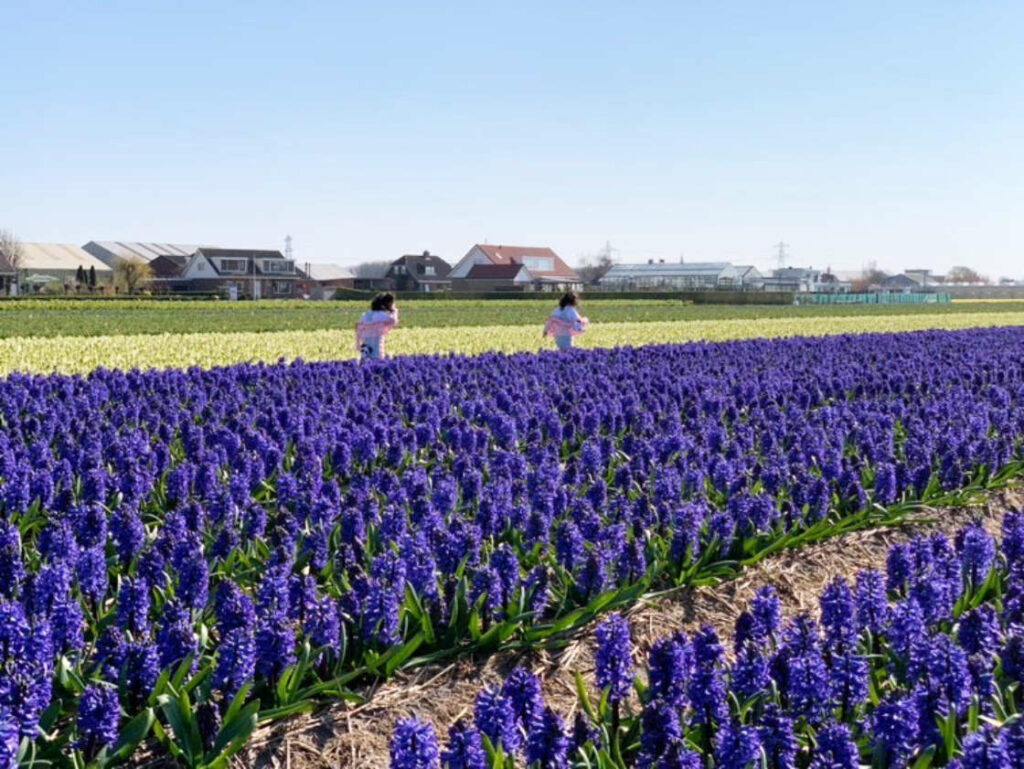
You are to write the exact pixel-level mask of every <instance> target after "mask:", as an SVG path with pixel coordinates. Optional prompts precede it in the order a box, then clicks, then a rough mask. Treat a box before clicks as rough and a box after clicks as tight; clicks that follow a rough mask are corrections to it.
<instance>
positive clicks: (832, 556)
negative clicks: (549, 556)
mask: <svg viewBox="0 0 1024 769" xmlns="http://www.w3.org/2000/svg"><path fill="white" fill-rule="evenodd" d="M1022 507H1024V490H1022V489H1015V490H1008V491H1003V492H1000V493H997V494H992V495H990V496H988V497H987V498H986V499H985V500H984V501H982V502H980V503H978V504H976V505H973V506H970V507H966V508H951V509H941V510H935V511H932V512H930V513H926V514H921V515H919V516H917V517H916V518H915V519H912V520H910V521H907V522H905V523H903V524H901V525H900V526H897V527H892V528H881V529H869V530H865V531H860V532H855V533H852V534H848V535H845V536H842V537H838V538H836V539H833V540H829V541H827V542H824V543H821V544H816V545H811V546H807V547H804V548H800V549H798V550H790V551H785V552H782V553H778V554H776V555H774V556H771V557H769V558H767V559H766V560H764V561H763V562H761V563H759V564H757V565H756V566H754V567H751V568H749V569H747V570H746V571H744V572H743V573H742V574H741V575H740V576H738V577H736V578H734V579H732V580H729V581H727V582H724V583H722V584H719V585H716V586H713V587H701V588H693V589H686V590H680V591H677V592H674V593H672V594H669V595H666V596H662V597H660V598H656V599H652V600H648V601H644V602H641V603H638V604H637V605H636V606H634V607H633V608H632V609H631V610H629V611H628V612H627V614H628V616H629V618H630V622H631V624H632V627H633V631H634V648H633V655H634V660H635V661H636V662H637V663H639V662H640V661H641V660H642V659H643V658H644V656H645V655H646V652H647V650H648V648H649V647H650V645H651V643H652V642H653V641H654V640H655V639H657V638H659V637H660V636H662V635H665V634H667V633H669V632H672V631H675V630H679V629H683V630H687V631H692V630H695V629H697V628H698V627H700V626H701V625H704V624H709V625H711V626H713V627H714V628H715V630H716V631H717V632H718V633H719V635H720V636H721V637H722V639H723V642H724V643H725V644H726V646H727V648H730V649H731V640H732V634H733V625H734V623H735V620H736V617H737V615H738V614H739V613H740V612H741V611H743V610H744V609H745V608H746V607H747V605H748V603H749V601H750V599H751V598H752V597H753V595H754V593H755V592H756V591H757V590H758V588H760V587H761V586H762V585H765V584H772V585H774V586H775V587H776V589H777V591H778V593H779V595H780V597H781V600H782V604H783V611H784V613H785V614H786V615H787V616H792V615H794V614H796V613H799V612H802V611H808V612H811V613H813V614H815V615H817V611H818V595H819V593H820V591H821V590H822V588H823V587H824V586H825V584H826V583H827V582H829V581H830V580H832V579H833V578H834V577H836V576H840V575H842V576H846V577H848V578H852V577H853V576H854V575H855V574H856V573H857V572H858V571H860V570H862V569H866V568H872V567H873V568H882V569H884V567H885V557H886V553H887V551H888V549H889V547H890V546H891V545H893V544H895V543H898V542H905V541H908V540H910V539H911V538H913V537H914V536H917V535H919V534H921V533H924V532H929V531H941V532H945V533H947V534H949V535H952V534H953V533H954V532H955V531H956V530H957V529H958V528H960V527H961V526H963V525H964V524H965V523H966V522H968V521H969V520H970V519H972V518H975V517H977V518H981V519H982V520H983V521H984V522H985V524H986V526H987V527H988V528H989V529H990V530H991V531H992V532H993V533H994V534H998V531H999V525H1000V522H1001V520H1002V515H1003V512H1004V511H1005V510H1007V509H1008V508H1015V509H1021V508H1022ZM519 665H523V666H526V667H528V668H530V669H531V670H533V671H534V672H535V673H537V674H538V675H539V676H540V677H541V678H542V680H543V683H544V689H545V692H544V693H545V698H546V699H547V701H548V702H549V704H551V705H552V706H553V707H555V708H556V709H557V710H559V711H560V712H562V713H563V714H571V713H572V709H573V707H574V704H575V700H576V695H575V683H574V673H575V671H580V672H581V673H582V674H583V676H584V679H585V680H586V681H587V683H588V685H590V686H592V685H593V684H592V678H593V649H592V628H584V629H583V630H581V631H580V632H579V633H578V634H577V635H576V636H575V637H573V638H571V639H569V642H568V643H567V644H566V645H565V646H564V647H562V648H560V649H557V650H554V651H531V652H502V653H498V654H494V655H491V656H490V657H487V658H485V659H473V658H462V659H459V660H457V661H454V662H452V663H451V664H448V665H445V666H431V667H423V668H420V669H416V670H412V671H408V672H406V673H400V674H398V675H396V676H395V677H394V678H393V679H392V680H390V681H388V682H386V683H383V684H379V685H377V686H374V687H373V688H372V689H369V690H367V691H365V692H362V693H363V694H364V695H365V696H366V698H367V700H366V702H365V703H363V704H361V705H350V704H344V703H340V704H338V705H334V706H329V707H326V708H324V709H322V710H320V711H318V712H316V713H313V714H310V715H304V716H300V717H297V718H294V719H291V720H288V721H285V722H283V723H279V724H275V725H273V726H270V727H267V728H264V729H262V730H258V731H257V733H256V734H254V735H253V738H252V740H251V741H250V743H249V745H248V746H247V748H246V749H245V750H244V751H243V752H242V753H240V754H239V755H237V756H236V757H235V759H234V760H233V762H232V766H235V767H242V766H245V767H263V768H264V769H277V768H278V767H288V769H321V768H323V769H327V768H328V767H330V768H331V769H336V768H338V767H345V768H346V769H348V768H349V767H353V768H360V769H361V768H363V767H366V768H369V767H375V768H376V767H386V766H387V764H388V742H389V739H390V735H391V730H392V728H393V726H394V724H395V721H396V720H397V719H398V718H400V717H403V716H405V715H408V714H409V713H413V712H414V713H416V714H418V715H419V716H421V717H424V718H427V719H429V720H431V721H432V722H433V723H434V725H435V727H436V728H437V731H438V734H439V735H441V736H442V737H443V736H444V734H446V732H447V729H448V727H449V726H450V725H451V724H452V723H454V722H455V721H456V720H457V719H458V718H460V717H464V716H470V717H471V716H472V711H473V701H474V698H475V697H476V694H477V692H478V691H479V690H480V689H481V687H483V686H484V685H486V684H489V683H497V682H500V681H501V680H502V679H503V677H504V675H505V674H507V673H508V672H509V671H510V670H511V669H513V668H514V667H516V666H519Z"/></svg>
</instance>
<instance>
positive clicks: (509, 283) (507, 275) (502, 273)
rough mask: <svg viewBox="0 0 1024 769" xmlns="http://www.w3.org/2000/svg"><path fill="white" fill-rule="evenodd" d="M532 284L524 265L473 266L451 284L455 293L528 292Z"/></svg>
mask: <svg viewBox="0 0 1024 769" xmlns="http://www.w3.org/2000/svg"><path fill="white" fill-rule="evenodd" d="M533 284H534V279H533V275H531V274H530V271H529V270H528V269H526V265H524V264H474V265H473V266H472V267H471V268H470V269H469V272H468V273H466V277H464V278H461V279H459V280H455V281H453V282H452V286H453V287H454V289H455V290H456V291H529V290H530V289H531V288H532V287H533Z"/></svg>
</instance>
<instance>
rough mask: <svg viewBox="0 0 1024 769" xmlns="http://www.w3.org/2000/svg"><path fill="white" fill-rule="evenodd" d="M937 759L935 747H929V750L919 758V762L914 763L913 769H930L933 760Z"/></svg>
mask: <svg viewBox="0 0 1024 769" xmlns="http://www.w3.org/2000/svg"><path fill="white" fill-rule="evenodd" d="M934 758H935V746H934V745H929V746H928V749H927V750H926V751H925V752H924V753H922V754H921V755H920V756H918V757H917V761H915V762H914V764H913V766H912V767H911V769H928V767H930V766H931V765H932V760H933V759H934Z"/></svg>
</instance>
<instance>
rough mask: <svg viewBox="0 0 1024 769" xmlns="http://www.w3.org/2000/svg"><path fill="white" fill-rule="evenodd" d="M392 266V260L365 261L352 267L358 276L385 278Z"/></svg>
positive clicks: (354, 273) (353, 272)
mask: <svg viewBox="0 0 1024 769" xmlns="http://www.w3.org/2000/svg"><path fill="white" fill-rule="evenodd" d="M390 267H391V262H363V263H362V264H357V265H356V266H355V267H353V268H352V274H353V275H354V276H355V277H357V278H383V277H384V275H385V274H386V273H387V271H388V268H390Z"/></svg>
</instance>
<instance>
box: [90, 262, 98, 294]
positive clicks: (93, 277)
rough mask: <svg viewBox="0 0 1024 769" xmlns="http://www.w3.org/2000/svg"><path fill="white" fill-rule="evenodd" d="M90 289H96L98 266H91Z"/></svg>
mask: <svg viewBox="0 0 1024 769" xmlns="http://www.w3.org/2000/svg"><path fill="white" fill-rule="evenodd" d="M89 288H90V289H93V288H96V265H95V264H90V265H89Z"/></svg>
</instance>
